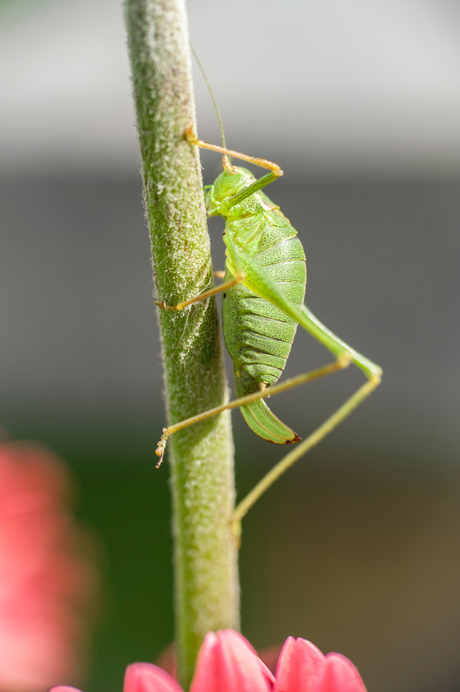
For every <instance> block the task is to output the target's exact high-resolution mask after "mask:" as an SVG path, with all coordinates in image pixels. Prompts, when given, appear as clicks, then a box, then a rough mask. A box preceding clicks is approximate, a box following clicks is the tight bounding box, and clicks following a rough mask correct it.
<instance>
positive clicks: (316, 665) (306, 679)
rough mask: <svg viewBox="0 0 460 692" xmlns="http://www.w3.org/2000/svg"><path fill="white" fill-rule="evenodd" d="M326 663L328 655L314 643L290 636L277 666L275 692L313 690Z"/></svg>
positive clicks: (308, 691)
mask: <svg viewBox="0 0 460 692" xmlns="http://www.w3.org/2000/svg"><path fill="white" fill-rule="evenodd" d="M325 665H326V657H325V656H324V654H322V653H321V651H320V650H319V649H318V648H317V647H316V646H315V645H314V644H312V643H311V642H309V641H307V640H306V639H300V638H299V639H294V637H288V638H287V639H286V641H285V642H284V646H283V648H282V649H281V653H280V656H279V659H278V665H277V666H276V676H275V677H276V684H275V692H313V690H316V687H315V685H316V683H317V682H318V680H319V678H320V676H321V673H322V671H323V669H324V667H325Z"/></svg>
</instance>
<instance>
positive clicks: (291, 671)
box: [50, 630, 366, 692]
mask: <svg viewBox="0 0 460 692" xmlns="http://www.w3.org/2000/svg"><path fill="white" fill-rule="evenodd" d="M50 692H75V690H73V688H70V687H54V688H52V690H50ZM123 692H182V690H181V688H180V686H179V685H178V683H177V682H176V680H174V678H172V677H171V676H170V675H169V673H167V672H166V671H164V670H163V669H162V668H159V667H158V666H155V665H153V664H151V663H133V664H132V665H131V666H128V668H127V669H126V675H125V683H124V687H123ZM190 692H366V689H365V687H364V684H363V682H362V680H361V678H360V676H359V673H358V671H357V670H356V668H355V667H354V666H353V664H352V663H351V662H350V661H349V660H348V659H347V658H345V656H341V655H340V654H328V655H327V656H324V654H322V653H321V651H320V650H319V649H317V648H316V646H314V645H313V644H311V642H308V641H307V640H306V639H294V638H293V637H289V638H288V639H287V640H286V642H285V644H284V646H283V648H282V650H281V653H280V656H279V659H278V664H277V667H276V675H275V676H273V675H272V674H271V673H270V671H269V670H268V668H267V667H266V666H265V665H264V664H263V663H262V661H261V660H260V658H258V656H257V654H256V652H255V651H254V649H253V648H252V646H251V645H250V644H249V642H248V641H246V639H244V637H242V636H241V634H238V633H237V632H234V631H233V630H224V631H222V632H217V633H214V632H209V634H207V635H206V637H205V640H204V642H203V646H202V647H201V650H200V654H199V656H198V662H197V666H196V672H195V677H194V678H193V682H192V686H191V688H190Z"/></svg>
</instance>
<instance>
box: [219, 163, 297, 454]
mask: <svg viewBox="0 0 460 692" xmlns="http://www.w3.org/2000/svg"><path fill="white" fill-rule="evenodd" d="M238 170H239V171H244V173H247V174H248V175H247V178H246V181H245V184H247V182H248V181H250V174H249V172H248V171H245V170H244V169H241V168H240V169H238ZM223 175H225V173H224V174H223ZM227 175H228V173H227ZM233 175H235V174H233ZM217 185H218V181H216V185H215V187H214V189H213V190H212V191H211V192H210V193H208V195H209V197H213V196H214V195H213V192H214V190H215V188H216V187H217ZM214 199H215V198H214ZM219 201H221V202H222V201H223V200H222V197H221V196H220V200H219ZM226 216H227V223H226V228H225V234H224V240H226V238H227V239H228V238H229V237H231V238H232V240H233V242H234V243H235V245H236V246H237V247H241V248H244V254H245V256H246V257H252V258H253V259H254V260H255V261H256V262H257V263H258V265H260V266H261V267H263V269H264V270H265V272H266V273H267V274H268V275H269V277H270V278H271V279H272V280H273V281H274V283H275V284H276V286H277V287H278V289H279V290H280V291H281V292H282V293H283V295H284V296H285V297H286V298H287V299H288V300H289V301H290V303H291V304H292V305H293V306H295V307H297V308H298V309H299V311H300V308H301V306H302V304H303V301H304V296H305V285H306V279H307V275H306V262H305V253H304V250H303V247H302V244H301V242H300V240H299V239H298V238H297V231H296V230H295V229H294V228H293V227H292V226H291V224H290V223H289V221H288V220H287V219H286V217H285V216H284V215H283V214H282V213H281V212H280V211H279V210H278V208H277V207H276V206H275V205H274V204H273V203H272V202H271V201H270V200H269V199H268V197H267V196H266V195H265V194H264V193H263V192H260V191H259V192H255V193H254V194H253V195H252V196H251V197H250V198H248V199H247V200H244V201H243V202H241V204H240V205H238V208H236V209H235V208H234V207H232V209H231V210H229V213H228V214H227V215H226ZM229 264H230V266H229ZM232 269H233V271H232ZM233 276H234V268H233V267H231V261H230V262H229V259H227V266H226V276H225V279H224V281H228V280H231V279H232V278H233ZM222 317H223V329H224V340H225V345H226V347H227V350H228V352H229V354H230V356H231V358H232V360H233V365H234V374H235V388H236V394H237V396H238V397H241V396H245V395H246V394H252V393H253V392H255V391H258V390H259V389H262V388H265V387H269V386H270V385H272V384H275V382H277V380H278V379H279V377H280V376H281V374H282V372H283V370H284V368H285V365H286V361H287V358H288V356H289V353H290V351H291V345H292V342H293V339H294V336H295V333H296V330H297V325H298V321H297V320H295V319H293V318H292V317H290V316H289V315H286V313H285V312H284V311H283V310H281V309H280V308H278V307H276V306H275V305H272V304H271V303H269V302H267V300H265V299H264V298H262V297H260V296H258V295H257V294H256V293H255V292H254V291H252V290H251V289H250V288H248V286H246V285H245V284H244V282H242V283H238V284H236V285H235V286H232V287H231V288H229V289H228V290H227V291H226V292H225V293H224V295H223V301H222ZM241 412H242V414H243V416H244V419H245V420H246V422H247V424H248V425H249V427H250V428H251V429H252V430H253V431H254V432H255V433H256V434H257V435H259V436H260V437H263V438H264V439H266V440H269V441H270V442H274V443H276V444H289V443H291V442H297V441H298V440H300V437H299V436H298V435H297V434H296V433H294V432H293V431H292V430H291V429H290V428H289V427H287V426H286V425H285V424H284V423H282V422H281V421H280V420H279V419H278V418H277V417H276V416H275V415H274V414H273V413H272V411H270V409H269V408H268V406H267V405H266V404H265V402H264V400H263V399H259V400H258V401H254V402H252V403H250V404H248V405H246V406H242V407H241Z"/></svg>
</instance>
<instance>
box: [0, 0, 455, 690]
mask: <svg viewBox="0 0 460 692" xmlns="http://www.w3.org/2000/svg"><path fill="white" fill-rule="evenodd" d="M188 12H189V22H190V33H191V40H192V42H193V45H194V47H195V49H196V51H197V52H198V55H199V57H200V60H201V61H202V63H203V65H204V66H205V69H206V71H207V74H208V77H209V79H210V82H211V84H212V85H213V89H214V92H215V95H216V98H217V100H218V103H219V106H220V109H221V112H222V117H223V120H224V124H225V128H226V134H227V141H228V143H229V146H231V147H233V148H235V149H239V150H241V151H245V152H247V153H250V154H254V155H259V156H263V157H266V158H269V159H272V160H274V161H276V162H277V163H279V164H280V165H281V167H282V168H283V169H284V171H285V176H284V178H282V179H281V180H280V181H279V182H277V183H276V185H273V186H271V188H270V189H269V190H268V191H267V192H268V194H269V196H270V197H271V198H272V199H273V200H274V201H275V202H276V203H277V204H279V205H280V206H281V208H282V210H283V211H284V213H285V214H286V216H287V217H288V218H289V219H290V220H291V223H292V224H293V225H294V227H295V228H296V229H297V230H298V231H299V235H300V237H301V239H302V241H303V243H304V246H305V249H306V253H307V261H308V286H307V298H306V302H307V304H308V306H309V307H310V308H311V310H312V311H313V312H314V313H315V314H316V315H317V316H318V317H319V318H320V319H321V320H322V321H323V322H324V323H325V324H326V325H327V326H328V327H330V328H331V329H332V330H333V331H334V332H336V333H337V334H338V335H340V336H341V337H342V338H343V339H344V340H345V341H347V342H348V343H350V344H351V345H353V346H354V347H356V348H357V349H358V350H359V351H361V352H362V353H364V354H366V355H367V356H368V357H370V358H371V359H373V360H374V361H376V362H378V363H379V364H381V365H382V366H383V368H384V371H385V377H384V381H383V384H382V386H381V387H380V388H379V390H377V392H376V393H375V394H373V396H372V397H371V399H369V400H368V401H367V402H366V403H365V404H364V405H363V406H362V408H360V409H359V411H357V412H356V413H354V414H353V416H352V417H351V418H349V419H348V420H347V421H346V422H345V423H344V424H343V425H342V426H341V427H340V428H339V429H338V430H336V431H335V432H334V434H333V435H331V436H330V437H329V438H328V439H327V440H326V441H325V442H323V443H322V444H321V446H320V447H318V448H317V449H315V450H314V451H313V452H312V453H311V454H310V456H309V457H308V458H306V459H305V460H304V461H302V462H300V463H299V464H298V466H297V467H296V468H295V469H293V470H292V471H291V472H290V473H289V474H287V475H286V476H285V477H284V478H283V479H282V480H281V481H280V482H279V483H278V484H277V485H276V486H275V487H274V488H273V489H272V490H271V491H270V492H269V493H268V494H267V495H266V496H265V497H264V498H263V499H262V500H261V501H260V503H259V504H258V505H257V507H256V508H255V509H254V510H253V511H252V512H251V513H250V514H249V516H248V518H247V519H246V520H245V525H244V537H243V545H242V550H241V581H242V614H243V632H244V634H245V635H246V636H247V637H248V638H249V639H250V640H251V642H252V643H253V644H254V646H255V647H256V648H258V649H259V650H260V649H263V648H264V647H268V646H270V645H273V644H276V643H281V642H282V641H283V640H284V638H285V637H286V636H287V635H289V634H292V635H295V636H302V637H306V638H308V639H311V640H312V641H314V642H315V644H317V645H318V646H319V647H320V648H321V649H322V650H323V651H325V652H327V651H331V650H333V651H334V650H335V651H340V652H342V653H344V654H345V655H347V656H348V657H349V658H351V659H352V660H353V662H354V663H355V664H356V665H357V666H358V668H359V670H360V672H361V674H362V676H363V679H364V681H365V683H366V685H367V687H368V689H369V691H371V690H372V692H390V690H391V692H412V691H414V692H415V691H417V692H432V691H434V690H436V692H454V690H455V691H456V690H458V689H459V688H460V656H459V649H460V589H459V580H460V465H459V463H458V457H459V450H460V439H459V422H458V418H459V400H458V399H459V397H458V386H459V371H460V365H459V358H458V350H459V326H458V325H459V320H458V294H459V285H458V283H459V282H458V278H457V277H458V270H456V269H457V266H456V265H457V264H458V261H459V245H460V241H459V227H460V195H459V193H460V126H459V123H460V40H459V39H460V4H459V3H458V2H457V1H456V0H416V1H415V0H403V1H402V2H401V0H366V2H363V1H362V0H348V2H342V3H337V2H333V1H332V0H321V1H319V0H303V2H299V1H298V0H285V1H284V2H283V3H282V2H280V0H263V1H262V0H250V1H249V2H248V1H247V0H245V1H244V2H243V0H233V2H232V3H231V4H229V3H225V2H223V1H222V0H213V1H212V2H211V0H195V1H194V2H191V3H189V5H188ZM125 44H126V39H125V34H124V27H123V17H122V8H121V6H120V3H119V2H118V1H117V0H91V1H90V0H80V2H76V0H59V1H58V0H40V1H38V0H14V1H13V0H0V93H1V94H2V97H1V102H0V118H1V123H2V126H1V131H0V183H1V186H0V187H1V190H0V195H1V204H0V224H1V226H0V324H1V326H2V330H1V331H2V335H1V339H0V383H1V384H0V391H1V398H0V425H1V426H2V428H3V429H4V431H6V432H7V434H8V435H9V436H10V438H12V439H33V440H37V441H39V442H42V443H45V444H46V445H48V446H49V447H51V448H52V449H53V450H55V451H56V452H58V453H59V454H60V455H61V456H62V457H63V458H64V459H65V460H66V461H67V462H68V464H69V465H70V467H71V468H72V470H73V474H74V476H75V478H76V480H77V484H78V487H79V495H78V497H79V499H78V506H77V510H78V514H79V517H80V520H81V521H83V522H84V523H86V524H87V525H89V526H90V527H92V530H93V532H95V533H96V534H97V536H98V539H97V540H98V541H99V544H100V545H101V546H103V548H102V551H103V552H102V555H101V556H100V562H101V563H102V567H103V568H104V570H105V576H104V582H103V583H104V584H105V594H104V597H103V604H102V607H101V606H99V608H100V612H101V613H102V615H100V617H99V626H98V628H97V629H96V631H95V635H94V638H93V646H92V650H91V656H90V663H89V674H88V678H87V681H86V684H85V685H84V687H83V689H85V690H86V692H96V690H98V692H109V690H115V689H120V686H121V679H122V675H123V671H124V668H125V666H126V664H127V663H130V662H133V661H135V660H154V659H155V658H156V656H157V655H158V654H159V653H160V651H161V650H162V649H163V648H164V647H165V646H166V645H167V644H168V643H169V642H170V641H171V640H172V637H173V631H172V581H171V580H172V569H171V535H170V534H171V528H170V495H169V488H168V469H167V466H164V467H163V468H162V469H161V470H160V471H157V472H156V471H155V470H154V468H153V463H154V455H153V451H154V447H155V443H156V441H157V439H158V436H159V432H160V430H161V428H162V427H163V425H164V421H165V417H164V412H163V395H162V390H163V384H162V375H161V362H160V346H159V340H158V333H157V325H156V318H155V312H154V308H153V303H152V279H151V269H150V256H149V240H148V233H147V229H146V225H145V220H144V218H143V209H142V201H141V197H142V193H141V181H140V176H139V160H138V151H137V144H136V134H135V128H134V114H133V108H132V104H131V96H130V83H129V67H128V61H127V52H126V45H125ZM194 69H195V68H194ZM195 87H196V96H197V108H198V130H199V135H200V137H202V138H203V139H206V140H208V141H214V142H218V141H219V132H218V127H217V123H216V117H215V114H214V111H213V107H212V102H211V99H210V97H209V95H208V94H207V91H206V87H205V85H204V83H203V79H202V77H201V76H200V74H199V73H198V72H197V71H195ZM202 161H203V165H204V178H205V182H206V183H209V182H211V181H212V180H213V178H214V177H215V175H216V174H217V172H218V170H219V166H220V161H219V158H218V156H217V155H213V154H211V153H209V152H207V153H205V154H204V155H203V156H202ZM212 221H213V223H212V224H210V228H211V233H212V242H213V253H214V264H215V268H216V269H220V268H223V262H224V259H223V249H222V241H221V231H222V227H223V224H222V222H221V220H215V219H213V220H212ZM326 361H328V355H327V353H326V352H324V351H323V350H322V349H321V347H319V346H318V345H317V344H315V343H314V342H313V340H312V339H311V338H310V337H308V336H307V335H305V334H300V333H299V334H298V336H297V338H296V342H295V345H294V348H293V352H292V358H291V360H290V362H289V366H288V371H287V374H288V375H292V374H297V373H299V372H302V371H304V370H306V369H308V368H311V367H315V366H317V365H319V364H321V363H324V362H326ZM229 372H230V373H231V370H229ZM361 381H362V380H361V378H360V376H359V374H358V373H355V372H352V371H351V370H350V371H348V372H346V373H342V374H339V375H336V376H335V377H333V378H329V379H328V380H327V381H323V382H316V383H314V384H311V385H309V386H308V387H305V388H302V389H299V390H297V391H292V392H289V393H287V394H285V395H282V397H281V398H278V399H274V400H272V404H271V406H273V409H274V410H275V411H278V412H280V413H282V417H283V420H284V421H286V422H287V423H288V424H289V425H291V426H292V427H293V428H294V429H295V430H296V431H297V432H298V433H299V434H301V435H302V436H305V435H306V434H307V433H308V432H309V431H311V430H313V429H314V427H315V426H316V425H318V424H319V423H320V422H322V421H323V420H324V419H325V417H326V416H328V415H329V414H330V413H331V412H332V411H333V410H334V409H335V408H336V407H337V406H338V405H339V404H340V403H341V402H342V401H343V400H344V399H345V398H346V396H348V395H349V394H350V393H351V392H352V391H353V390H354V389H355V388H356V387H357V386H358V384H359V383H360V382H361ZM231 384H232V383H231ZM233 424H234V430H235V438H236V459H237V486H238V492H239V494H240V496H241V497H243V495H244V493H245V491H247V490H248V489H249V488H250V487H252V485H253V484H254V482H256V481H257V480H258V479H259V478H260V477H261V475H263V473H264V472H265V471H266V470H267V469H268V468H269V467H270V466H271V465H273V464H274V463H275V461H276V460H277V459H279V458H280V456H281V453H280V451H279V449H278V448H276V447H275V446H273V445H268V444H267V443H264V442H263V441H262V440H259V439H258V438H257V437H255V436H254V435H253V433H251V432H250V431H249V430H248V429H247V428H246V427H245V425H244V423H243V421H242V418H241V416H240V414H239V413H238V412H235V413H234V414H233ZM56 682H67V681H56Z"/></svg>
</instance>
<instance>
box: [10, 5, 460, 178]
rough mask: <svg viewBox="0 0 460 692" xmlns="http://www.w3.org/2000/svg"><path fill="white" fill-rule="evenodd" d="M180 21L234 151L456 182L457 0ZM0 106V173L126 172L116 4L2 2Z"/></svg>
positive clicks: (249, 9) (299, 166)
mask: <svg viewBox="0 0 460 692" xmlns="http://www.w3.org/2000/svg"><path fill="white" fill-rule="evenodd" d="M189 15H190V33H191V39H192V43H193V45H194V46H195V49H196V50H197V52H198V54H199V56H200V59H201V61H202V63H203V64H204V66H205V69H206V71H207V73H208V76H209V78H210V80H211V84H212V85H213V87H214V90H215V93H216V97H217V98H218V102H219V104H220V108H221V110H222V114H223V118H224V123H225V125H226V128H227V130H228V134H229V138H230V142H231V144H232V146H234V147H236V148H238V147H240V148H241V147H242V148H244V149H245V150H247V151H254V152H256V153H259V154H260V155H262V154H263V155H264V156H266V155H267V152H266V151H265V150H266V149H267V142H271V146H270V149H271V151H272V152H273V153H272V156H274V157H275V158H276V159H282V160H287V159H289V161H290V166H291V172H293V173H294V172H298V173H305V172H307V173H310V172H313V173H318V172H320V173H324V172H328V173H333V174H337V173H338V172H341V171H346V172H349V171H358V172H359V171H366V172H369V173H371V174H381V173H386V174H388V173H396V174H398V175H401V174H403V175H404V174H405V175H408V174H409V175H411V174H414V173H415V174H425V175H426V174H427V173H428V174H449V173H452V172H459V170H460V128H459V126H458V123H459V122H460V79H459V75H460V41H459V36H460V5H459V3H458V2H457V1H456V0H348V1H347V2H337V1H336V0H302V1H300V0H290V1H289V2H282V1H281V0H251V1H250V2H248V1H247V0H233V1H232V2H231V3H228V2H224V1H223V0H194V1H193V2H190V3H189ZM195 82H196V92H197V101H198V112H199V127H200V135H201V136H202V137H203V138H206V139H208V140H209V139H216V138H218V131H217V129H216V124H215V116H214V113H213V110H212V105H211V102H210V99H209V96H208V94H207V93H206V89H205V86H204V84H203V80H202V78H201V76H199V75H197V78H196V80H195ZM0 93H1V94H2V98H1V104H0V117H1V122H2V127H1V133H0V148H1V159H0V161H1V163H0V166H1V171H3V172H7V173H11V172H24V171H29V172H30V170H31V169H35V170H43V168H47V169H59V170H63V169H65V170H77V169H78V170H94V171H109V172H111V173H113V172H114V170H119V171H120V172H126V171H130V172H132V171H134V170H135V168H136V166H137V148H136V142H135V139H136V138H135V133H134V128H133V122H134V117H133V111H132V104H131V99H130V85H129V79H128V61H127V54H126V49H125V34H124V27H123V22H122V13H121V11H120V3H119V2H117V0H82V1H81V2H75V1H74V0H56V1H54V2H53V1H52V0H14V1H13V0H10V1H8V0H2V2H1V3H0Z"/></svg>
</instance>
